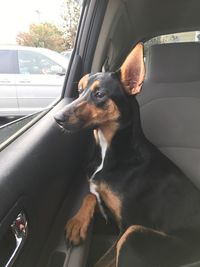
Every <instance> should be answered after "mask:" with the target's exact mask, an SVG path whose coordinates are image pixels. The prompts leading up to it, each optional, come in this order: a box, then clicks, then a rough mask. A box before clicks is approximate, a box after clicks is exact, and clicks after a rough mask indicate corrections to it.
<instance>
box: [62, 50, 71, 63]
mask: <svg viewBox="0 0 200 267" xmlns="http://www.w3.org/2000/svg"><path fill="white" fill-rule="evenodd" d="M61 55H63V56H65V57H66V58H67V59H68V60H70V58H71V55H72V49H69V50H66V51H63V52H62V53H61Z"/></svg>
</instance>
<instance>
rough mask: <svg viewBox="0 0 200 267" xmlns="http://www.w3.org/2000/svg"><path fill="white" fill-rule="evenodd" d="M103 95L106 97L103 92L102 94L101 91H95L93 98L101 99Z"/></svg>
mask: <svg viewBox="0 0 200 267" xmlns="http://www.w3.org/2000/svg"><path fill="white" fill-rule="evenodd" d="M105 95H106V94H105V92H103V91H99V90H97V91H96V92H95V96H96V97H97V98H103V97H104V96H105Z"/></svg>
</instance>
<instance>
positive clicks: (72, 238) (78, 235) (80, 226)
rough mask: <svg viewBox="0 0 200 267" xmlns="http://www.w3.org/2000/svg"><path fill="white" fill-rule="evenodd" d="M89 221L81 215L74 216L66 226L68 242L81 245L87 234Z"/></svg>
mask: <svg viewBox="0 0 200 267" xmlns="http://www.w3.org/2000/svg"><path fill="white" fill-rule="evenodd" d="M88 226H89V222H88V221H86V220H85V218H82V217H81V216H78V215H76V216H74V217H73V218H72V219H70V220H69V221H68V223H67V224H66V226H65V234H66V240H67V242H70V243H71V244H73V245H79V244H80V243H81V241H84V240H85V239H86V236H87V231H88Z"/></svg>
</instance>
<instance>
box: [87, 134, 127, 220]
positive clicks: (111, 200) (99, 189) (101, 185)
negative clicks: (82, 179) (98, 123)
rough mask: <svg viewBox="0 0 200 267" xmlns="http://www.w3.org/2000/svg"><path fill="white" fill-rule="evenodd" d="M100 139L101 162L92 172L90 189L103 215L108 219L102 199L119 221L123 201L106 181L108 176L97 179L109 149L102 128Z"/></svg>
mask: <svg viewBox="0 0 200 267" xmlns="http://www.w3.org/2000/svg"><path fill="white" fill-rule="evenodd" d="M98 140H99V144H100V147H101V163H100V165H99V166H98V167H97V168H96V170H95V172H94V173H93V174H92V176H91V178H90V191H91V193H93V194H95V195H96V197H97V200H98V203H99V208H100V211H101V213H102V215H103V216H104V217H105V218H106V219H107V215H106V213H105V211H104V208H103V205H102V200H103V202H104V203H105V205H106V206H107V207H108V208H109V210H110V211H111V212H112V213H113V215H114V216H115V218H116V220H117V221H118V222H120V221H121V206H122V201H121V198H120V196H119V195H118V194H117V193H116V192H114V190H113V189H112V187H111V186H110V185H109V184H108V183H106V182H105V180H106V177H102V178H103V179H102V181H101V180H98V181H96V180H95V175H96V174H97V173H98V172H100V171H101V170H102V169H103V167H104V161H105V156H106V151H107V149H108V143H107V142H106V139H105V137H104V135H103V133H102V132H101V130H99V131H98Z"/></svg>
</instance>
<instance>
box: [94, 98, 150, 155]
mask: <svg viewBox="0 0 200 267" xmlns="http://www.w3.org/2000/svg"><path fill="white" fill-rule="evenodd" d="M129 108H130V114H129V119H127V118H126V120H124V121H122V123H121V125H120V127H119V126H118V124H117V123H116V122H113V123H110V124H108V125H105V126H104V127H101V128H100V129H99V131H101V133H102V134H103V135H104V137H105V141H106V142H107V148H106V150H107V152H108V154H112V156H111V157H112V158H113V157H117V158H120V157H122V158H124V159H125V158H128V157H131V158H133V157H135V158H136V159H137V160H139V159H140V158H141V157H143V155H145V154H149V152H148V151H149V149H148V147H149V142H148V141H147V139H146V138H145V136H144V133H143V131H142V126H141V121H140V110H139V105H138V102H137V100H136V99H135V97H132V98H131V99H130V106H129ZM122 119H123V118H122ZM100 146H101V147H102V143H100ZM141 151H142V152H141ZM107 152H106V153H105V154H107ZM145 152H146V153H145ZM148 156H149V155H148Z"/></svg>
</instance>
